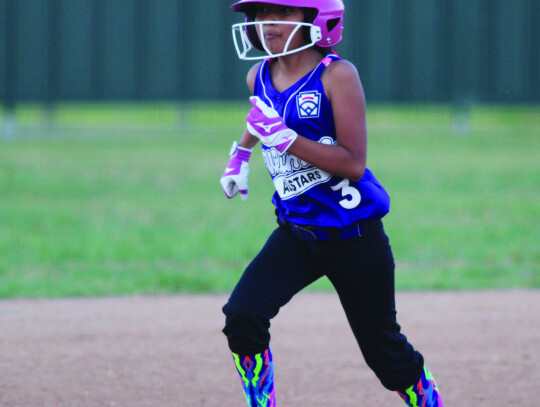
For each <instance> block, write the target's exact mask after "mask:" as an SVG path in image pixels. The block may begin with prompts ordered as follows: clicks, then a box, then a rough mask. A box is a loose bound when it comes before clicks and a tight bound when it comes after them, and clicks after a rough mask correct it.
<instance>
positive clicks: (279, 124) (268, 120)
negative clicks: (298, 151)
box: [246, 96, 298, 154]
mask: <svg viewBox="0 0 540 407" xmlns="http://www.w3.org/2000/svg"><path fill="white" fill-rule="evenodd" d="M249 100H250V102H251V103H252V104H253V107H252V108H251V110H250V111H249V113H248V115H247V118H246V119H247V129H248V131H249V132H250V133H251V134H253V135H254V136H256V137H257V138H258V139H259V140H261V142H262V143H263V144H264V145H266V146H268V147H275V148H276V150H278V151H279V152H280V154H283V153H285V152H286V151H287V149H288V148H289V147H290V146H291V144H292V143H294V141H295V140H296V138H297V137H298V134H297V133H296V132H295V131H294V130H292V129H290V128H288V127H287V125H286V124H285V121H284V120H283V119H282V118H281V117H280V116H279V114H278V112H277V111H276V110H275V109H273V108H271V107H270V106H268V105H267V104H266V103H264V102H263V101H262V100H261V98H259V97H258V96H252V97H250V98H249Z"/></svg>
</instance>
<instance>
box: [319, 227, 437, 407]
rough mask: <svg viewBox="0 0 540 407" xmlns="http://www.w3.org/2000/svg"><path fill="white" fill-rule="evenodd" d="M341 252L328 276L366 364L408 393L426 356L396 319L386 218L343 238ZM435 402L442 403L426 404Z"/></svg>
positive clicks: (390, 386)
mask: <svg viewBox="0 0 540 407" xmlns="http://www.w3.org/2000/svg"><path fill="white" fill-rule="evenodd" d="M336 251H339V252H341V253H337V255H336V256H334V258H335V259H334V261H333V266H332V268H331V271H330V272H329V273H328V277H329V279H330V280H331V282H332V284H333V285H334V286H335V288H336V291H337V292H338V295H339V298H340V301H341V303H342V305H343V308H344V310H345V313H346V315H347V319H348V321H349V324H350V326H351V328H352V330H353V333H354V335H355V337H356V340H357V342H358V344H359V346H360V349H361V351H362V354H363V356H364V358H365V360H366V363H367V364H368V366H369V367H370V368H371V369H372V370H373V371H374V372H375V374H376V375H377V377H378V378H379V380H380V381H381V383H382V384H383V386H384V387H386V388H387V389H389V390H394V391H401V392H403V393H405V394H407V393H406V392H407V390H410V388H411V386H413V385H418V383H419V380H421V379H419V378H421V376H422V374H423V373H424V360H423V357H422V355H421V354H420V353H419V352H417V351H415V350H414V348H413V347H412V345H411V344H410V343H409V342H408V341H407V338H406V337H405V335H403V334H402V333H401V327H400V326H399V324H398V323H397V320H396V306H395V299H394V259H393V255H392V251H391V248H390V245H389V242H388V238H387V236H386V234H385V233H384V229H383V226H382V222H376V223H375V224H373V225H372V226H371V227H369V228H367V231H366V232H365V234H364V235H363V236H361V237H359V238H355V239H349V240H342V241H340V246H339V249H336ZM422 383H425V382H422ZM404 389H407V390H404ZM419 391H422V390H419ZM412 405H414V404H412ZM432 406H442V403H440V404H433V403H432V404H427V403H426V404H425V406H424V407H432Z"/></svg>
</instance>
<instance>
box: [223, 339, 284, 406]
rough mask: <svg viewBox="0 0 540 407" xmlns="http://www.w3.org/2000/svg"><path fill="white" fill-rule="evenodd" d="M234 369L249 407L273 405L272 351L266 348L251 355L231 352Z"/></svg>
mask: <svg viewBox="0 0 540 407" xmlns="http://www.w3.org/2000/svg"><path fill="white" fill-rule="evenodd" d="M233 358H234V363H235V364H236V370H238V374H239V375H240V379H242V387H243V388H244V393H245V394H246V399H247V402H248V406H249V407H275V406H276V399H275V396H274V364H273V362H272V352H270V349H266V350H265V351H264V352H262V353H258V354H256V355H253V356H240V355H237V354H236V353H233Z"/></svg>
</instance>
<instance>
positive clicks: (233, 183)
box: [219, 141, 251, 201]
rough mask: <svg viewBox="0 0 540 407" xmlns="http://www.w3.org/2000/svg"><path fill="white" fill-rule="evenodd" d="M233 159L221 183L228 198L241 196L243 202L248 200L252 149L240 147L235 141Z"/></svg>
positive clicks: (230, 154) (232, 151) (231, 154)
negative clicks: (249, 162)
mask: <svg viewBox="0 0 540 407" xmlns="http://www.w3.org/2000/svg"><path fill="white" fill-rule="evenodd" d="M229 156H230V157H231V158H230V160H229V163H228V164H227V168H225V172H224V173H223V175H222V176H221V179H220V180H219V182H220V183H221V187H222V188H223V192H225V195H226V196H227V198H229V199H231V198H234V197H235V196H236V195H238V194H240V198H241V199H242V201H245V200H246V199H248V174H249V164H248V161H249V157H250V156H251V149H249V148H244V147H240V146H239V145H238V143H237V142H236V141H235V142H234V143H233V145H232V147H231V152H230V153H229Z"/></svg>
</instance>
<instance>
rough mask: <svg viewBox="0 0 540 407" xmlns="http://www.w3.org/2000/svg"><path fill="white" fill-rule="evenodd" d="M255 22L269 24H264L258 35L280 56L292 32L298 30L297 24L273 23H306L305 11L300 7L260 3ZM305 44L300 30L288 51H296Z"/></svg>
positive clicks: (258, 30)
mask: <svg viewBox="0 0 540 407" xmlns="http://www.w3.org/2000/svg"><path fill="white" fill-rule="evenodd" d="M255 21H256V22H267V23H268V24H263V26H262V32H261V29H260V28H259V27H257V34H258V35H259V38H261V37H264V42H265V43H266V46H267V47H268V48H269V49H270V51H272V53H274V54H278V53H280V52H282V51H283V49H284V47H285V44H286V43H287V40H288V39H289V36H290V35H291V32H292V31H293V30H294V29H295V28H296V24H272V22H273V21H287V22H288V21H290V22H291V23H301V22H303V21H304V11H303V10H302V9H301V8H299V7H290V6H279V5H276V4H267V3H259V4H257V11H256V15H255ZM261 42H262V41H261ZM304 44H305V42H304V39H303V35H302V29H299V30H298V31H297V32H296V33H295V35H294V37H293V39H292V40H291V43H290V45H289V47H288V49H289V50H292V49H296V48H299V47H301V46H302V45H304Z"/></svg>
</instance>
